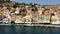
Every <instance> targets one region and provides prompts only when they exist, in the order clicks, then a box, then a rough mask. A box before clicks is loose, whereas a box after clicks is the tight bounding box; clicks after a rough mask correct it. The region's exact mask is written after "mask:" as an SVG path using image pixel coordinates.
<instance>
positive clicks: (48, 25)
mask: <svg viewBox="0 0 60 34" xmlns="http://www.w3.org/2000/svg"><path fill="white" fill-rule="evenodd" d="M0 26H24V27H34V26H36V27H38V26H39V27H54V28H56V27H59V28H60V25H58V24H55V25H53V24H33V25H29V24H0Z"/></svg>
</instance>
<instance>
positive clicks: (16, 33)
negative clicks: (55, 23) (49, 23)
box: [0, 26, 60, 34]
mask: <svg viewBox="0 0 60 34" xmlns="http://www.w3.org/2000/svg"><path fill="white" fill-rule="evenodd" d="M0 34H60V28H50V27H22V26H0Z"/></svg>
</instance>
